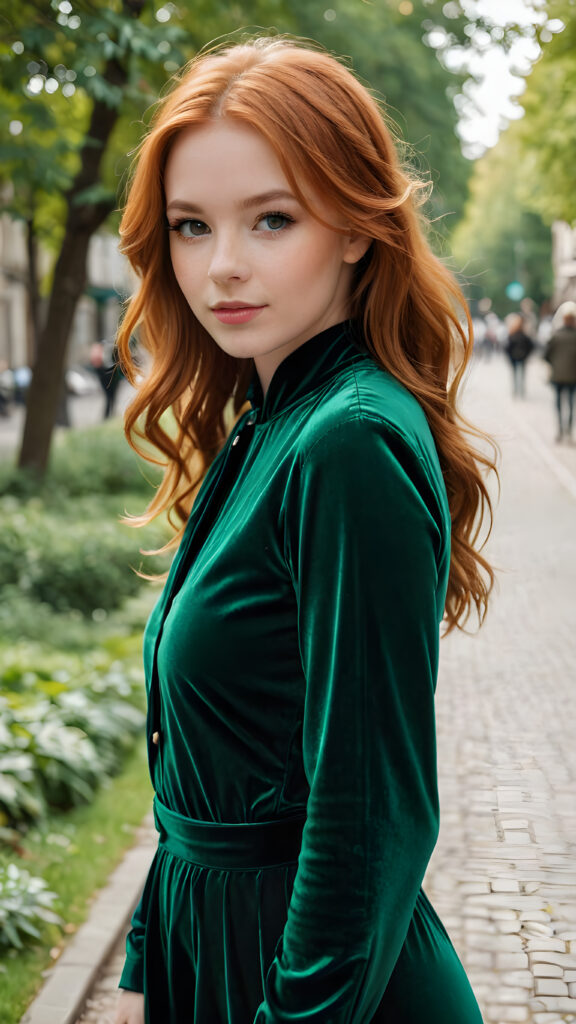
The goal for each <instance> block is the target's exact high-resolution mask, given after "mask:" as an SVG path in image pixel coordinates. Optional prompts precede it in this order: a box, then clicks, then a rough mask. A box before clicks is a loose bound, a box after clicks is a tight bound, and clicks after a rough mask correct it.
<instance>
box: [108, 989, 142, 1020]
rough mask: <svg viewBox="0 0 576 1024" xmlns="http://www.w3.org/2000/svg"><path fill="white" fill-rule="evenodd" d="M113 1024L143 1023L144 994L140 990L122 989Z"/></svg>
mask: <svg viewBox="0 0 576 1024" xmlns="http://www.w3.org/2000/svg"><path fill="white" fill-rule="evenodd" d="M114 1024H144V996H143V994H142V993H141V992H129V991H128V989H122V991H121V993H120V996H119V998H118V1006H117V1007H116V1016H115V1018H114Z"/></svg>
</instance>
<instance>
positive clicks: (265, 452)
mask: <svg viewBox="0 0 576 1024" xmlns="http://www.w3.org/2000/svg"><path fill="white" fill-rule="evenodd" d="M252 404H253V409H252V411H250V412H248V413H246V414H245V415H244V416H243V417H242V419H241V420H240V422H239V423H238V425H237V428H236V429H235V430H234V431H233V433H232V434H231V436H230V438H229V440H228V442H227V444H226V446H225V448H224V449H223V451H222V452H221V453H220V455H219V456H218V458H217V459H216V461H215V462H214V463H213V465H212V466H211V468H210V470H209V472H208V474H207V476H206V479H205V481H204V483H203V486H202V489H201V491H200V494H199V496H198V498H197V500H196V503H195V506H194V509H193V511H192V514H191V516H190V520H189V523H188V525H187V529H186V532H185V535H184V537H183V540H182V543H181V545H180V548H179V550H178V552H177V554H176V556H175V559H174V561H173V564H172V568H171V571H170V575H169V578H168V581H167V583H166V586H165V589H164V591H163V593H162V595H161V597H160V599H159V601H158V604H157V606H156V608H155V610H154V611H153V613H152V615H151V618H150V621H149V623H148V626H147V630H146V635H145V650H144V658H145V668H146V679H147V687H148V700H149V712H148V750H149V758H150V770H151V775H152V780H153V783H154V788H155V791H156V793H157V800H158V805H157V810H158V808H160V813H159V815H158V814H157V817H158V819H159V828H160V843H159V847H158V851H157V854H156V856H155V859H154V862H153V864H152V867H151V870H150V874H149V877H148V881H147V884H146V887H145V890H144V893H143V896H142V900H141V902H140V904H139V906H138V907H137V909H136V911H135V913H134V916H133V921H132V926H133V927H132V931H131V933H130V934H129V936H128V941H127V958H126V965H125V969H124V973H123V975H122V979H121V983H120V984H121V985H122V986H123V987H125V988H129V989H133V990H136V991H143V992H144V993H145V1005H146V1021H147V1024H193V1022H194V1024H296V1022H303V1021H306V1022H310V1024H367V1022H369V1021H376V1022H378V1021H380V1022H386V1024H424V1022H426V1024H432V1022H437V1024H481V1017H480V1013H479V1010H478V1007H477V1004H476V1001H475V999H474V996H473V994H472V991H471V989H470V986H469V984H468V981H467V978H466V975H465V974H464V971H463V969H462V967H461V965H460V962H459V960H458V958H457V956H456V953H455V952H454V949H453V947H452V945H451V943H450V940H449V939H448V936H447V934H446V932H445V930H444V928H443V926H442V924H441V922H440V921H439V919H438V917H437V915H436V914H435V912H434V910H433V908H432V907H431V906H430V904H429V902H428V900H427V899H426V897H425V895H424V893H423V892H422V891H421V888H420V887H421V883H422V879H423V876H424V872H425V869H426V865H427V863H428V860H429V857H430V854H431V852H432V849H433V847H434V843H435V841H436V836H437V829H438V795H437V781H436V747H435V727H434V689H435V684H436V674H437V666H438V646H439V623H440V621H441V618H442V614H443V608H444V601H445V594H446V585H447V576H448V567H449V555H450V514H449V509H448V504H447V498H446V492H445V488H444V483H443V478H442V472H441V469H440V466H439V462H438V457H437V453H436V450H435V446H434V442H433V439H432V436H431V433H430V430H429V427H428V424H427V421H426V418H425V416H424V413H423V411H422V409H421V407H420V406H419V404H418V403H417V401H416V400H415V399H414V397H413V396H412V395H410V394H409V393H408V392H407V391H406V390H405V389H404V388H403V387H402V386H401V385H400V384H399V383H398V382H397V381H396V380H394V379H393V378H392V377H391V376H390V375H389V374H387V373H385V372H384V371H383V370H382V369H381V368H380V367H379V366H377V365H376V363H375V362H374V361H373V360H372V359H371V358H370V357H369V356H368V355H367V354H366V352H365V351H364V350H363V348H362V345H361V343H360V344H359V343H358V341H357V335H356V334H355V328H354V326H353V325H350V324H340V325H337V326H336V327H333V328H330V329H329V330H327V331H324V332H323V333H322V334H320V335H317V336H316V337H315V338H312V339H311V340H310V341H308V342H307V343H305V344H304V345H302V346H301V347H300V348H299V349H297V350H296V351H295V352H293V353H292V354H291V355H289V356H288V357H287V358H286V359H285V360H284V361H283V362H282V363H281V365H280V366H279V368H278V369H277V371H276V373H275V375H274V377H273V379H272V381H271V383H270V386H269V389H268V392H267V394H266V396H265V398H263V396H262V393H261V391H260V389H259V386H258V384H257V383H255V385H254V386H253V391H252ZM154 734H156V736H155V738H156V740H157V742H154V739H153V737H154ZM166 812H167V813H166ZM303 816H305V818H306V821H305V823H304V828H303V834H302V842H301V848H300V850H299V856H295V852H294V850H293V849H292V848H291V846H292V845H293V844H292V843H291V842H286V850H285V856H284V862H282V859H281V860H280V861H278V857H280V858H281V857H282V851H281V849H279V850H278V852H276V851H275V852H274V854H273V855H271V857H270V856H269V857H266V856H265V854H264V853H263V850H265V847H266V844H265V843H264V846H262V835H263V833H262V830H261V829H259V830H257V831H256V832H254V835H256V834H257V835H258V836H260V839H258V840H255V841H254V856H253V861H252V863H251V864H250V863H247V862H246V860H242V861H241V862H238V861H237V859H236V846H237V842H238V840H237V836H238V835H239V833H238V832H237V831H233V832H230V826H237V828H241V827H242V826H247V825H256V826H257V825H263V824H264V823H274V822H277V823H278V822H280V823H281V824H282V823H286V821H287V820H294V821H297V820H298V819H301V818H302V817H303ZM187 822H188V825H187V824H186V823H187ZM218 825H221V826H222V827H223V831H222V833H221V836H222V837H223V840H222V841H220V842H219V845H218V855H217V856H218V858H219V859H217V860H216V861H215V860H214V856H215V855H212V856H209V853H210V850H209V848H208V847H206V846H202V844H203V843H206V842H208V844H209V838H208V840H207V839H206V836H207V835H208V837H209V836H210V835H212V834H213V831H214V834H216V833H217V828H218ZM207 826H211V827H210V828H208V829H207ZM271 827H272V829H273V828H274V825H273V824H272V825H271ZM300 827H301V826H300ZM226 829H228V831H226ZM243 841H244V840H242V842H243ZM179 844H180V845H179ZM227 844H229V847H230V848H229V850H228V855H227V849H226V848H227ZM280 847H282V842H280ZM243 856H244V854H243ZM271 859H272V861H275V862H273V863H271V862H270V861H271Z"/></svg>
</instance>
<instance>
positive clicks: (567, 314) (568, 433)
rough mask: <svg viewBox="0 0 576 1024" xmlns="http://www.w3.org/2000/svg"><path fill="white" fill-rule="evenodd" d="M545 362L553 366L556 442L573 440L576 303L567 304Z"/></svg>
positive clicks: (551, 339)
mask: <svg viewBox="0 0 576 1024" xmlns="http://www.w3.org/2000/svg"><path fill="white" fill-rule="evenodd" d="M544 358H545V359H546V360H547V361H548V362H549V363H550V366H551V367H552V373H551V375H550V383H551V384H552V386H553V388H554V391H555V393H556V412H557V415H558V433H557V434H556V440H557V441H562V440H563V439H564V438H567V439H568V440H569V441H571V440H572V427H573V423H574V393H575V392H576V303H574V302H570V303H568V302H567V303H566V304H565V307H564V308H563V314H562V326H561V327H559V328H558V329H557V330H556V331H554V334H553V335H552V337H551V338H550V340H549V342H548V344H547V346H546V349H545V352H544Z"/></svg>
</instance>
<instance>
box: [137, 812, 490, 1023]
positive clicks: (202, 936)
mask: <svg viewBox="0 0 576 1024" xmlns="http://www.w3.org/2000/svg"><path fill="white" fill-rule="evenodd" d="M155 809H156V822H157V825H158V827H159V829H160V843H159V847H158V851H157V853H156V856H155V859H154V862H153V865H152V869H151V871H150V874H149V877H148V881H147V885H146V889H145V891H144V894H143V900H142V910H143V911H144V912H145V916H146V920H147V927H146V937H145V945H144V978H145V1006H146V1024H252V1022H253V1021H254V1019H255V1016H256V1012H257V1010H258V1007H259V1006H260V1004H261V1003H262V1000H263V997H264V990H265V978H266V973H267V971H268V969H269V967H270V964H271V963H272V961H273V959H274V955H275V953H276V952H277V947H278V943H279V939H280V937H281V935H282V932H283V929H284V925H285V923H286V917H287V913H288V906H289V902H290V896H291V892H292V886H293V882H294V877H295V874H296V868H297V860H296V859H294V860H293V861H291V862H287V863H283V864H275V865H268V866H264V867H256V868H247V867H243V866H241V863H242V861H243V860H246V859H247V857H248V855H249V852H248V849H246V850H240V851H238V849H237V844H236V842H235V841H234V840H232V842H231V843H228V844H227V846H228V849H227V850H226V849H225V845H226V844H224V845H222V844H221V845H220V851H221V852H220V853H219V852H214V849H212V850H211V849H210V846H211V845H213V844H211V843H208V841H207V842H206V843H205V844H204V845H203V847H202V844H200V843H197V842H195V843H194V844H193V847H192V846H191V845H190V844H189V843H187V839H186V836H185V835H184V834H183V832H184V831H186V822H185V819H183V818H181V816H179V815H175V814H172V813H171V812H166V808H161V809H160V805H159V803H158V801H156V808H155ZM179 821H180V822H181V823H182V825H183V826H184V828H183V829H178V824H179ZM166 824H167V825H168V827H169V828H170V834H169V835H168V834H167V833H166V831H165V829H164V827H163V826H164V825H166ZM190 824H192V823H190ZM199 827H200V830H203V832H204V834H206V826H205V825H201V824H200V823H199ZM234 827H235V826H232V829H234ZM299 827H300V830H301V823H299V822H298V821H297V820H296V821H295V822H294V824H293V828H292V832H293V835H292V836H291V837H290V836H288V845H289V844H290V842H295V841H296V840H297V836H298V829H299ZM236 828H238V829H239V830H241V831H245V830H246V826H236ZM248 828H250V826H248ZM209 829H213V830H214V834H215V836H216V834H217V833H220V834H221V835H220V836H218V842H220V840H221V838H222V833H223V832H224V833H228V835H229V834H230V826H228V827H227V826H220V825H211V826H208V830H209ZM260 831H261V830H260ZM178 832H179V835H178V834H177V833H178ZM223 838H224V839H226V838H227V836H226V835H224V836H223ZM280 838H281V841H283V842H286V835H285V836H283V837H280ZM218 842H217V843H216V846H218ZM256 845H258V843H257V844H256ZM202 848H203V849H204V851H205V854H206V856H203V859H204V860H209V861H210V866H207V865H206V864H205V863H204V864H197V863H193V862H192V861H191V860H190V857H193V856H202ZM263 851H264V846H263V845H262V846H261V847H260V851H259V852H263ZM255 856H258V852H256V854H255ZM218 859H222V860H226V861H227V862H229V863H230V862H234V861H236V863H237V866H235V867H232V868H231V867H228V868H218V867H214V866H212V863H213V862H214V861H215V860H218ZM258 859H259V860H262V859H263V858H262V857H258ZM268 859H270V857H269V856H268ZM292 1019H294V1021H296V1020H301V1018H300V1016H298V1017H294V1018H292V1017H286V1021H289V1020H290V1021H291V1020H292ZM315 1020H316V1017H315ZM321 1020H322V1024H330V1020H331V1014H330V1011H329V1010H327V1015H326V1017H322V1018H321ZM371 1020H372V1021H374V1024H376V1022H381V1024H482V1018H481V1015H480V1011H479V1009H478V1005H477V1003H476V1000H475V998H474V995H473V993H472V990H471V988H470V984H469V982H468V978H467V976H466V974H465V972H464V970H463V968H462V965H461V963H460V961H459V959H458V956H457V954H456V952H455V950H454V948H453V946H452V943H451V942H450V939H449V937H448V935H447V933H446V931H445V929H444V926H443V925H442V922H441V921H440V919H439V917H438V915H437V914H436V912H435V911H434V908H433V907H432V905H431V904H430V902H429V900H428V898H427V897H426V895H425V893H424V892H423V890H420V892H419V894H418V898H417V901H416V906H415V908H414V913H413V916H412V921H411V924H410V928H409V931H408V934H407V936H406V940H405V942H404V946H403V948H402V952H401V954H400V957H399V959H398V961H397V964H396V967H395V968H394V971H393V973H392V975H391V977H390V979H389V982H388V985H387V986H386V990H385V993H384V995H383V998H382V1001H381V1003H380V1005H379V1007H378V1009H377V1011H376V1013H375V1015H374V1016H373V1017H372V1018H371ZM283 1022H284V1018H283ZM355 1024H356V1021H355ZM358 1024H360V1021H358ZM362 1024H364V1021H362ZM366 1024H368V1022H367V1021H366Z"/></svg>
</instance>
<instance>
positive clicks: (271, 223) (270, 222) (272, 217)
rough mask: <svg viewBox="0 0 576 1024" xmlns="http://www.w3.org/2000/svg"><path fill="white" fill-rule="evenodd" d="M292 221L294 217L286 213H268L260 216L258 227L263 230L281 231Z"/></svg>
mask: <svg viewBox="0 0 576 1024" xmlns="http://www.w3.org/2000/svg"><path fill="white" fill-rule="evenodd" d="M292 223H293V220H292V217H288V215H287V214H285V213H267V214H266V215H265V216H264V217H260V219H259V220H258V222H257V224H256V227H257V228H259V229H260V230H261V231H281V230H282V228H285V227H287V226H288V225H289V224H292Z"/></svg>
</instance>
